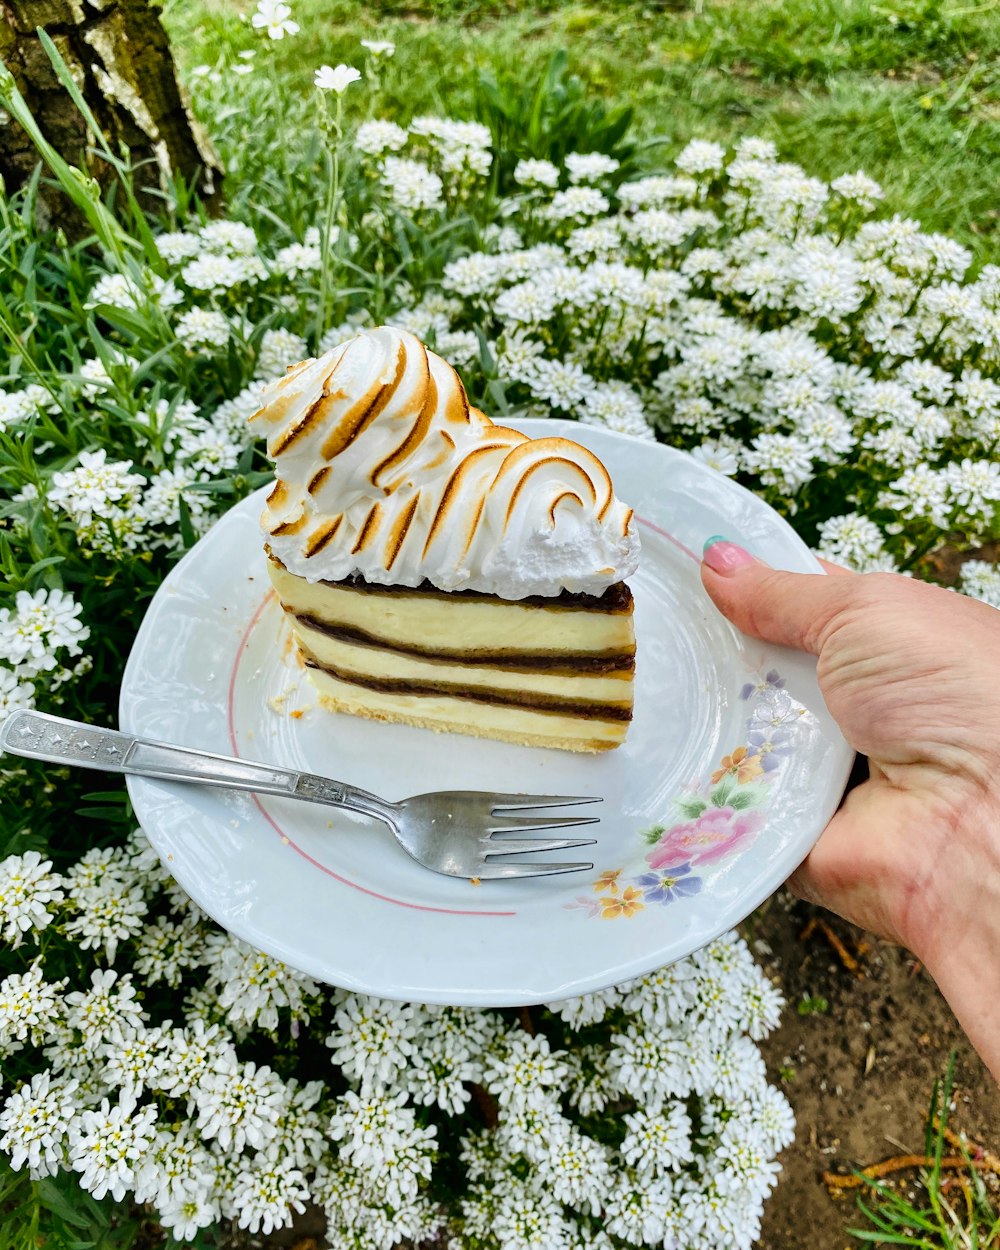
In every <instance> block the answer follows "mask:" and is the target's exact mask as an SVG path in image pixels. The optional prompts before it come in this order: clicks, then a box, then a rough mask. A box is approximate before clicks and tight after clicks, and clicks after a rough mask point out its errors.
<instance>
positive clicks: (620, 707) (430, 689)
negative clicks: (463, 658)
mask: <svg viewBox="0 0 1000 1250" xmlns="http://www.w3.org/2000/svg"><path fill="white" fill-rule="evenodd" d="M302 654H303V656H304V657H305V661H306V664H307V665H308V666H309V667H310V668H316V669H319V670H320V671H322V672H324V673H329V674H330V676H331V677H336V678H337V680H338V681H344V682H347V683H349V684H350V685H352V686H362V687H364V688H365V689H367V690H378V691H381V692H382V693H385V694H409V695H445V696H447V697H448V698H451V699H464V700H467V701H469V702H471V703H492V704H505V705H507V706H510V707H523V708H526V709H528V710H530V711H532V712H557V713H559V715H560V716H576V717H578V718H579V719H581V720H615V721H630V720H631V719H632V708H631V707H630V706H629V705H628V704H622V703H575V702H573V700H571V699H561V698H559V697H558V696H557V695H542V694H536V695H530V694H522V693H519V692H517V691H507V690H475V691H472V690H468V689H466V688H464V687H462V686H456V685H454V684H452V683H449V682H427V683H425V684H421V683H417V682H409V681H399V680H394V679H392V678H381V677H362V676H360V675H359V674H357V673H342V672H340V671H339V670H338V669H336V668H331V667H330V666H329V665H327V664H320V663H318V662H317V661H316V660H315V659H314V658H313V657H312V656H311V655H310V654H309V652H308V651H307V650H306V649H305V648H304V647H303V648H302Z"/></svg>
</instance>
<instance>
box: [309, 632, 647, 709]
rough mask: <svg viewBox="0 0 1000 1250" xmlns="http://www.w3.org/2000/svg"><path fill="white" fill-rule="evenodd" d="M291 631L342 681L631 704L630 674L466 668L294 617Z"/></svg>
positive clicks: (467, 666)
mask: <svg viewBox="0 0 1000 1250" xmlns="http://www.w3.org/2000/svg"><path fill="white" fill-rule="evenodd" d="M292 629H293V632H294V633H295V634H296V635H297V637H298V638H299V639H300V641H301V642H302V645H303V646H304V647H305V649H306V650H307V651H308V652H309V653H310V654H311V655H312V657H313V658H314V659H315V660H316V661H317V662H318V663H319V664H321V665H323V667H324V668H332V669H335V670H336V671H337V672H338V673H341V674H343V675H344V676H345V677H350V676H352V675H354V676H357V677H358V679H359V680H362V681H363V680H364V679H365V678H375V679H377V680H383V681H384V680H391V681H407V682H412V683H413V684H415V685H427V684H430V683H434V684H437V683H445V684H450V685H455V686H459V687H463V688H465V689H467V690H470V691H477V690H479V691H484V692H488V691H491V690H500V691H511V692H515V693H517V692H523V693H524V694H527V695H533V694H537V695H548V696H555V697H556V698H561V699H567V700H572V701H573V702H575V703H613V704H616V705H618V706H619V707H622V706H624V707H630V706H631V703H632V674H631V672H621V671H618V672H611V673H606V674H584V675H580V676H572V677H567V676H564V675H553V674H551V673H546V672H545V670H544V669H500V668H488V667H486V666H476V667H472V666H469V665H465V664H460V663H459V664H451V663H449V662H448V661H447V660H428V659H424V658H422V657H419V656H412V655H405V654H403V653H402V652H399V651H390V650H388V649H386V648H383V647H365V646H361V645H359V644H357V643H353V642H345V641H344V640H342V639H340V638H331V637H330V635H329V634H324V633H322V632H321V631H320V630H318V629H312V628H310V627H309V626H308V625H307V624H306V623H305V622H303V621H297V620H294V619H293V621H292ZM424 697H426V696H424Z"/></svg>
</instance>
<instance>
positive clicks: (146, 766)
mask: <svg viewBox="0 0 1000 1250" xmlns="http://www.w3.org/2000/svg"><path fill="white" fill-rule="evenodd" d="M0 747H2V748H5V749H7V750H9V751H11V752H13V753H14V754H16V755H23V756H27V757H28V758H29V759H40V760H47V761H49V762H50V763H54V764H77V765H83V766H84V767H85V768H95V769H98V770H100V771H101V772H113V773H129V774H132V775H134V776H139V777H150V778H153V779H154V780H160V781H187V782H195V783H199V782H200V783H201V784H202V785H210V786H217V787H221V788H225V789H234V790H251V791H255V792H257V793H259V794H271V795H279V796H280V795H287V796H289V797H292V798H300V799H305V800H307V801H311V802H314V803H325V804H329V805H331V806H333V807H343V808H349V809H350V810H352V811H357V812H361V813H363V814H364V815H366V816H374V817H376V818H377V819H379V820H383V821H386V822H387V823H390V824H391V823H392V820H391V810H392V804H390V803H388V802H386V800H384V799H381V798H379V797H378V796H377V795H374V794H369V793H368V791H366V790H360V789H357V788H356V787H354V786H348V785H345V784H343V783H342V782H339V781H334V780H332V778H329V777H321V776H317V775H316V774H314V773H300V772H299V771H298V770H297V769H289V768H280V767H278V766H276V765H272V764H264V763H258V762H257V761H254V760H243V759H237V758H234V757H232V756H227V755H215V754H213V753H211V752H209V751H199V750H195V749H194V748H192V747H182V746H174V745H172V744H170V743H166V742H152V741H150V740H149V739H147V738H134V737H132V736H131V735H130V734H125V733H121V732H120V731H119V730H117V729H104V728H102V727H101V726H97V725H84V724H81V723H79V722H77V721H70V720H65V719H63V718H62V717H58V716H49V715H48V714H46V713H44V712H35V711H31V710H27V709H22V710H19V711H17V712H13V713H12V714H11V716H10V717H9V718H8V719H7V721H6V722H4V723H3V724H2V725H0Z"/></svg>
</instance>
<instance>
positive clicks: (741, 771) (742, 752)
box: [712, 747, 764, 786]
mask: <svg viewBox="0 0 1000 1250" xmlns="http://www.w3.org/2000/svg"><path fill="white" fill-rule="evenodd" d="M763 775H764V769H763V767H762V766H761V762H760V756H759V755H749V754H748V753H747V749H746V747H737V748H736V750H735V751H734V752H733V753H732V755H724V756H723V757H722V759H721V761H720V763H719V767H718V768H717V769H716V770H715V772H714V773H713V774H712V785H713V786H714V785H716V784H717V783H718V782H720V781H721V780H722V778H723V777H735V778H736V780H737V782H739V784H740V785H741V786H742V785H746V783H747V782H748V781H753V780H754V779H755V778H756V777H762V776H763Z"/></svg>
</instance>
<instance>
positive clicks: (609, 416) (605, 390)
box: [578, 381, 656, 441]
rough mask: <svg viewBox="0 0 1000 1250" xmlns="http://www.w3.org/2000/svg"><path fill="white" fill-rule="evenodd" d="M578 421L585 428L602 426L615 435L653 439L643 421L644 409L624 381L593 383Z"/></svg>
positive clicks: (585, 397)
mask: <svg viewBox="0 0 1000 1250" xmlns="http://www.w3.org/2000/svg"><path fill="white" fill-rule="evenodd" d="M578 411H579V413H580V420H581V421H582V422H584V424H586V425H603V426H604V427H605V428H607V429H609V430H615V431H616V432H617V433H618V434H631V435H632V436H633V438H642V439H646V440H647V441H652V440H654V439H655V437H656V436H655V434H654V433H653V428H652V426H651V425H650V424H649V422H648V421H647V419H646V411H645V406H644V404H643V402H642V399H641V397H640V396H639V395H638V394H636V392H635V391H634V390H633V389H632V387H631V386H629V384H628V383H627V382H618V381H616V382H597V383H594V384H593V385H591V386H590V387H589V388H588V390H587V393H586V394H585V395H584V397H583V400H582V403H580V405H579V408H578Z"/></svg>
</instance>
